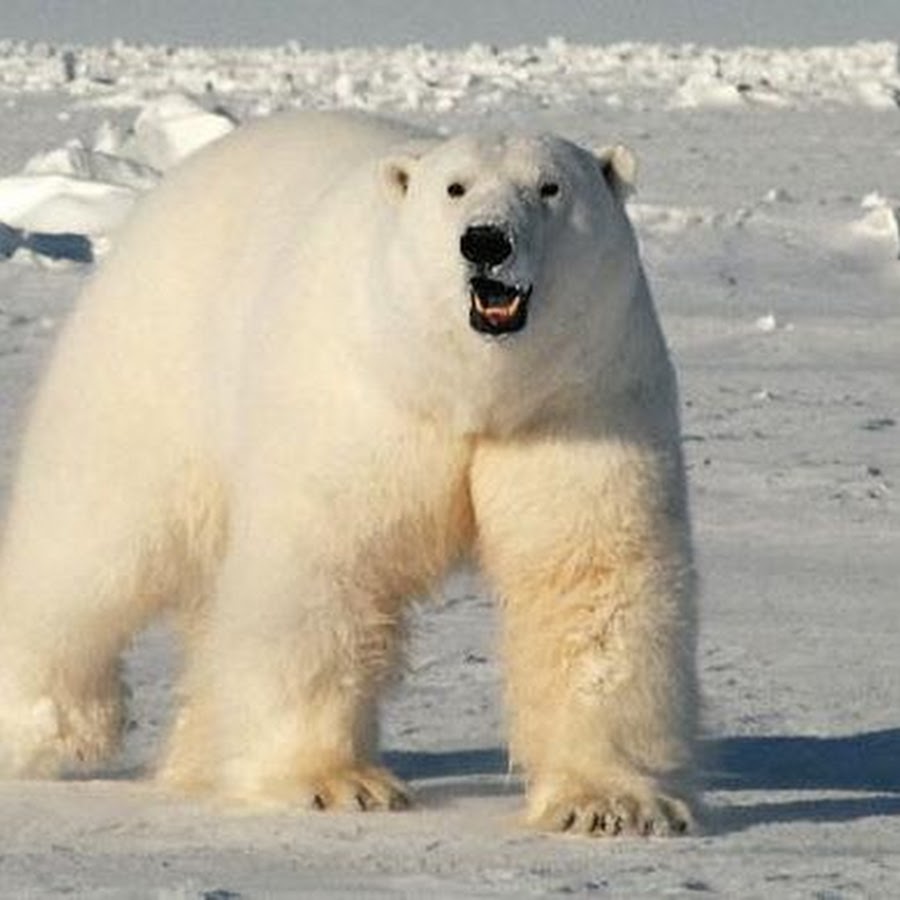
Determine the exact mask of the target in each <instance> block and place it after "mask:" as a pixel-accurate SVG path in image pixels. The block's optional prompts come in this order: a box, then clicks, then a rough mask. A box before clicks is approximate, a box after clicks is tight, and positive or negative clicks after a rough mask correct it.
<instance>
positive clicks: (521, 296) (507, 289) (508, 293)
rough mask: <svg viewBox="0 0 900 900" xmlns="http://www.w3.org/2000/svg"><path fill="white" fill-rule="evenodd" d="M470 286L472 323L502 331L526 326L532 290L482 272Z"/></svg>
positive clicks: (488, 329)
mask: <svg viewBox="0 0 900 900" xmlns="http://www.w3.org/2000/svg"><path fill="white" fill-rule="evenodd" d="M470 287H471V294H472V313H473V322H472V324H473V325H474V326H475V327H476V328H477V330H479V331H488V332H490V333H494V334H501V333H503V332H507V331H518V330H519V329H520V328H521V327H523V326H524V324H525V312H526V305H527V303H528V296H529V294H530V293H531V291H530V290H528V289H524V290H523V289H522V288H520V287H517V286H516V285H511V284H504V282H502V281H496V280H495V279H493V278H483V277H480V276H479V277H476V278H473V279H472V280H471V282H470ZM482 326H483V327H482Z"/></svg>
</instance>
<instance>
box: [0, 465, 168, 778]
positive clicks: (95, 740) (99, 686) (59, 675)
mask: <svg viewBox="0 0 900 900" xmlns="http://www.w3.org/2000/svg"><path fill="white" fill-rule="evenodd" d="M50 480H51V479H50V478H49V477H48V478H47V479H46V481H48V482H49V481H50ZM60 480H61V481H63V479H60ZM56 487H58V492H56V491H46V490H29V489H28V488H29V485H28V484H27V483H26V484H24V485H22V484H20V486H19V488H20V490H19V493H18V496H17V498H16V501H15V502H14V505H13V508H12V510H11V515H10V519H9V523H8V528H7V533H6V536H5V541H4V543H3V546H2V549H0V776H5V777H52V776H55V775H58V774H60V773H61V772H64V771H68V770H83V769H89V768H91V767H94V766H96V765H97V764H98V763H100V762H102V761H104V760H105V759H107V758H109V757H110V756H111V755H112V754H113V753H114V752H115V751H116V750H117V749H118V746H119V743H120V739H121V734H122V729H123V725H124V717H125V706H124V684H123V682H122V679H121V671H120V670H121V665H120V660H119V657H120V654H121V652H122V650H123V649H124V647H125V646H126V644H127V642H128V641H129V639H130V638H131V636H132V635H133V634H134V632H135V631H136V630H137V629H138V628H140V627H141V626H142V625H143V624H145V622H146V621H147V619H148V618H149V616H150V615H151V614H152V613H153V612H155V611H156V609H157V608H158V606H159V604H160V602H161V599H162V598H161V595H160V592H159V591H158V588H159V585H156V584H154V583H152V581H153V580H152V578H150V577H148V572H149V569H150V567H151V557H154V556H156V555H158V553H159V550H160V545H161V544H162V543H163V541H162V539H161V538H160V536H159V535H148V533H147V530H148V529H147V523H146V521H140V520H139V518H138V517H139V516H141V515H143V514H144V513H145V509H144V508H143V507H142V506H141V505H140V504H139V503H137V502H136V501H135V499H134V498H132V497H129V496H127V493H126V492H125V491H118V492H117V491H116V489H115V488H114V487H110V488H109V489H108V490H107V491H104V492H103V494H102V499H99V498H95V500H98V501H99V502H93V503H89V504H88V503H83V502H79V495H78V483H76V482H75V481H74V480H70V482H69V483H67V484H66V483H61V484H59V485H57V486H56ZM81 499H83V498H81ZM144 499H145V498H144ZM155 562H156V560H155V559H154V563H155Z"/></svg>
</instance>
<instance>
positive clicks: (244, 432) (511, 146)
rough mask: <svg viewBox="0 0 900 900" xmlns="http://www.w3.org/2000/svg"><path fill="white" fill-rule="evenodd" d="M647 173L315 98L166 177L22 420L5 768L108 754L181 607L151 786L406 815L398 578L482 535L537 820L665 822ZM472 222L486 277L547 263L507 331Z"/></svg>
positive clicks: (0, 605)
mask: <svg viewBox="0 0 900 900" xmlns="http://www.w3.org/2000/svg"><path fill="white" fill-rule="evenodd" d="M633 171H634V164H633V159H632V158H631V157H630V155H629V154H628V153H627V151H625V150H624V149H623V148H616V149H615V151H612V152H607V153H605V154H601V155H600V157H599V158H598V157H595V156H593V155H592V154H590V153H588V152H587V151H584V150H581V149H579V148H577V147H575V146H574V145H572V144H569V143H567V142H565V141H562V140H560V139H558V138H553V137H540V138H527V137H514V136H513V137H510V136H506V135H490V136H461V137H457V138H451V139H446V140H445V139H439V138H437V137H436V136H434V135H431V134H425V133H420V132H416V131H413V130H412V129H409V128H405V127H402V126H399V125H396V124H392V123H387V122H383V121H379V120H374V119H369V118H365V117H362V116H352V115H335V114H332V115H328V114H310V113H306V114H300V115H294V116H285V117H281V118H274V119H272V120H270V121H267V122H263V123H261V124H257V125H253V126H250V127H247V128H244V129H241V130H240V131H239V132H237V133H236V134H234V135H233V136H230V137H228V138H225V139H223V140H222V141H220V142H218V143H216V144H214V145H213V146H211V147H210V148H208V149H206V150H204V151H202V152H201V153H199V154H198V155H197V156H195V157H194V158H192V159H191V160H189V161H188V162H187V164H186V165H184V166H183V167H181V168H180V169H179V170H177V171H175V172H174V173H172V174H171V175H170V176H169V177H168V178H167V179H166V182H165V183H164V184H163V185H162V187H161V188H160V189H159V190H157V191H156V192H155V193H153V194H152V195H151V196H150V197H149V198H148V199H147V200H146V201H145V202H144V203H143V204H142V206H141V208H140V209H139V211H138V212H137V214H136V215H135V217H134V218H133V220H132V221H131V223H130V224H129V225H128V226H127V227H126V229H125V230H124V232H123V233H122V234H121V236H120V239H119V241H118V247H117V250H116V251H115V253H114V254H113V256H112V257H111V258H110V259H109V260H108V261H107V263H106V264H105V266H104V267H103V270H102V271H101V272H100V273H99V274H98V275H97V276H96V277H95V278H94V279H93V280H92V281H91V283H90V284H89V285H88V286H87V288H86V289H85V292H84V295H83V296H82V298H81V300H80V302H79V304H78V307H77V309H76V311H75V313H74V314H73V317H72V319H71V321H70V323H69V326H68V328H67V330H66V333H65V334H64V336H63V337H62V339H61V342H60V345H59V347H58V350H57V352H56V356H55V359H54V361H53V364H52V366H51V368H50V371H49V373H48V375H47V377H46V380H45V382H44V385H43V388H42V390H41V392H40V394H39V397H38V399H37V402H36V405H35V408H34V411H33V415H32V418H31V423H30V428H29V430H28V433H27V437H26V441H25V445H24V448H23V453H22V460H21V468H20V472H19V477H18V480H17V483H16V488H15V492H14V497H13V502H12V506H11V510H10V515H9V522H8V526H7V531H6V535H5V542H4V544H3V548H2V557H0V623H2V626H0V627H2V631H0V770H2V771H4V772H5V773H7V774H9V775H33V774H53V773H56V772H58V771H60V770H63V769H67V768H71V767H73V766H76V765H81V764H84V765H90V764H94V763H96V762H98V761H99V760H102V759H103V758H104V757H106V756H107V755H109V754H110V753H111V752H113V751H114V750H115V748H116V745H117V741H118V738H119V732H120V729H121V724H122V701H121V690H120V685H119V676H118V657H119V654H120V653H121V651H122V649H123V647H124V646H125V644H126V642H127V641H128V639H129V637H130V636H131V635H132V634H133V632H134V631H135V630H136V629H137V628H139V627H140V626H141V625H143V624H144V623H145V622H146V621H147V620H148V619H149V618H151V617H152V616H154V615H156V614H158V613H160V612H161V611H163V610H171V611H173V613H174V614H175V616H176V618H177V620H178V621H179V622H180V624H181V626H182V630H183V633H184V642H185V648H186V660H187V666H186V672H185V676H184V684H183V694H184V700H183V706H182V709H181V713H180V715H179V718H178V722H177V724H176V727H175V729H174V732H173V736H172V739H171V742H170V747H169V751H168V756H167V760H166V762H165V764H164V766H163V768H162V772H163V775H164V777H165V778H166V779H167V780H168V781H169V782H171V783H174V784H178V785H181V786H183V787H187V788H201V787H203V788H208V789H211V790H214V791H217V792H219V793H221V794H223V795H226V796H230V797H237V798H242V799H246V800H249V801H252V802H256V803H300V804H310V803H314V804H315V805H319V806H330V805H348V804H349V805H354V804H355V805H358V806H362V807H370V806H372V807H377V806H395V805H401V804H402V802H403V793H402V788H401V787H400V786H399V785H398V784H397V783H396V782H395V781H394V780H393V779H392V778H391V776H390V775H389V774H388V773H386V772H384V771H383V770H381V769H378V768H377V767H376V766H375V764H374V760H375V759H376V753H377V748H376V743H377V742H376V710H375V708H376V704H377V698H378V693H379V689H380V687H381V686H382V684H383V683H384V682H385V680H386V679H387V678H388V677H389V676H390V674H391V671H392V669H393V668H394V665H395V662H396V660H397V657H398V654H399V652H400V649H401V639H402V635H403V612H404V608H405V604H406V602H407V600H408V598H410V597H411V596H414V595H416V594H420V593H422V592H423V591H425V590H427V588H428V587H429V585H431V584H433V583H434V582H435V581H436V580H437V579H439V578H440V577H441V575H442V573H444V572H445V570H446V569H447V567H448V566H449V565H450V564H451V563H452V562H453V560H455V559H456V558H457V557H459V556H460V555H461V554H463V553H466V552H467V551H469V550H470V549H473V548H474V550H475V552H476V553H477V554H478V555H479V557H480V559H481V560H482V562H483V566H484V569H485V572H486V574H487V576H488V577H489V578H490V579H491V580H492V581H493V583H494V584H495V585H496V587H497V589H498V590H499V592H500V594H501V595H502V598H503V603H504V608H505V651H506V657H507V661H508V683H509V702H510V722H511V748H512V754H513V758H514V760H515V761H516V762H517V763H518V764H519V765H520V766H521V767H522V768H523V770H524V772H525V775H526V778H527V782H528V785H529V815H530V818H531V819H532V820H533V821H535V822H537V823H538V824H541V825H542V826H544V827H548V828H569V829H573V830H578V831H585V832H606V833H609V832H616V831H619V830H624V831H646V830H651V829H655V830H658V831H666V830H671V829H673V828H674V829H678V828H680V826H681V824H682V823H683V822H685V821H686V820H687V817H688V813H687V812H686V809H685V808H684V807H683V806H682V804H681V801H679V800H676V799H673V798H671V797H669V796H668V794H667V792H668V791H669V790H670V789H671V787H672V786H673V784H674V781H675V779H676V776H678V775H679V773H681V772H683V771H684V770H685V769H686V767H687V765H688V764H689V759H690V749H691V748H690V744H691V738H692V734H693V730H694V716H695V712H694V710H695V703H696V701H695V690H694V668H693V665H694V664H693V643H694V636H695V622H694V611H693V605H692V603H693V601H692V585H691V571H692V570H691V558H690V546H689V544H690V542H689V529H688V522H687V511H686V504H685V499H684V484H683V472H682V463H681V457H680V451H679V438H678V416H677V399H676V390H675V383H674V376H673V373H672V369H671V366H670V364H669V361H668V357H667V353H666V349H665V345H664V342H663V339H662V336H661V334H660V331H659V327H658V325H657V320H656V316H655V312H654V309H653V305H652V302H651V300H650V296H649V293H648V291H647V288H646V285H645V282H644V278H643V274H642V271H641V267H640V263H639V260H638V255H637V249H636V246H635V240H634V236H633V234H632V231H631V228H630V226H629V223H628V221H627V218H626V215H625V212H624V209H623V206H622V196H623V195H624V194H625V193H626V191H627V189H628V187H629V181H630V178H631V175H632V174H633ZM548 180H552V181H554V182H556V183H557V184H558V185H559V186H560V191H559V193H558V195H557V196H555V197H550V198H542V197H541V196H540V194H539V188H540V185H541V184H543V183H545V182H546V181H548ZM453 181H457V182H459V183H461V184H463V185H464V187H465V194H464V195H463V196H461V197H457V198H453V197H449V196H448V194H447V185H448V183H450V182H453ZM485 222H488V223H501V224H503V225H504V227H508V228H509V229H510V230H511V233H512V234H513V236H514V245H515V253H514V255H513V257H512V258H511V259H510V260H509V261H508V262H506V263H504V265H503V276H504V279H506V280H509V281H512V282H515V283H522V284H525V283H530V284H533V295H532V299H531V307H530V318H529V321H528V324H527V326H526V327H525V328H524V330H522V331H521V332H519V333H516V334H511V335H505V336H503V337H502V338H500V339H497V338H488V337H485V336H484V335H482V334H479V333H477V332H476V331H474V330H473V329H472V328H471V327H470V325H469V321H468V316H469V296H468V277H469V274H470V272H469V270H468V269H467V265H466V263H465V260H463V258H462V256H461V254H460V251H459V247H460V235H461V234H462V232H463V230H464V229H465V228H466V227H467V226H468V225H471V224H477V223H485Z"/></svg>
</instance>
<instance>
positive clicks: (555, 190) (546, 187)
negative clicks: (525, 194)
mask: <svg viewBox="0 0 900 900" xmlns="http://www.w3.org/2000/svg"><path fill="white" fill-rule="evenodd" d="M540 194H541V197H542V198H543V199H544V200H550V199H551V198H552V197H556V196H558V194H559V185H558V184H557V183H556V182H555V181H545V182H544V183H543V184H542V185H541V188H540Z"/></svg>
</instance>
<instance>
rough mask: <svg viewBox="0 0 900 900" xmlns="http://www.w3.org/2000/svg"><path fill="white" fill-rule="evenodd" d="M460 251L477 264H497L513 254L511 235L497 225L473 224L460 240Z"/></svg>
mask: <svg viewBox="0 0 900 900" xmlns="http://www.w3.org/2000/svg"><path fill="white" fill-rule="evenodd" d="M459 251H460V253H462V255H463V256H464V257H465V258H466V259H467V260H468V261H469V262H471V263H475V265H477V266H497V265H499V264H500V263H502V262H503V260H505V259H507V257H509V256H510V255H511V254H512V251H513V247H512V242H511V241H510V239H509V236H508V235H507V234H506V232H505V231H504V230H503V229H502V228H498V227H497V226H496V225H471V226H469V227H468V228H467V229H466V230H465V232H464V233H463V236H462V237H461V238H460V240H459Z"/></svg>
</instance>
